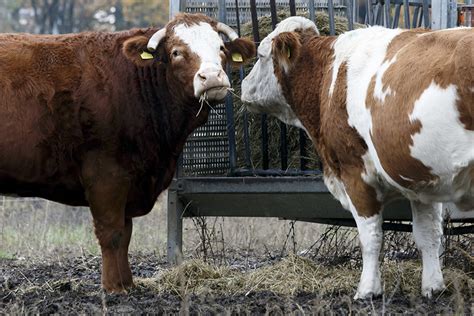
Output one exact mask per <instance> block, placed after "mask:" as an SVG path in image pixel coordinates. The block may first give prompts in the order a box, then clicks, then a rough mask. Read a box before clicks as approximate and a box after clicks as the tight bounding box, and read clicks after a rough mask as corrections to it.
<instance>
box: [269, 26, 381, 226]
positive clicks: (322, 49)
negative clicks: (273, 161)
mask: <svg viewBox="0 0 474 316" xmlns="http://www.w3.org/2000/svg"><path fill="white" fill-rule="evenodd" d="M281 34H284V36H283V37H280V35H279V36H277V37H276V38H275V39H274V46H273V47H274V51H273V54H274V56H275V57H274V65H275V74H276V75H277V77H278V81H279V82H280V84H281V85H282V88H283V92H284V95H285V98H286V99H287V100H288V102H289V104H290V105H291V106H292V108H293V110H294V111H295V114H296V115H297V116H298V118H299V119H300V120H301V122H302V123H303V125H304V126H305V127H306V129H307V130H308V132H309V134H310V135H311V138H312V140H313V143H314V145H315V147H316V149H317V151H318V153H319V155H320V157H321V160H322V162H323V166H324V172H325V174H326V175H327V176H335V177H337V178H338V179H340V180H341V181H342V182H343V183H344V184H345V186H346V189H347V193H348V194H349V196H350V197H351V200H352V203H353V204H354V206H355V207H356V209H357V212H358V213H359V215H361V216H365V217H370V216H372V215H374V214H377V213H379V212H380V210H381V203H380V202H379V201H378V200H377V197H376V192H375V189H374V188H373V187H372V186H370V185H368V184H367V183H365V182H364V181H363V179H362V177H361V174H362V173H363V171H364V165H363V161H362V155H364V154H365V152H366V151H367V145H366V144H365V142H364V141H363V139H362V138H361V137H360V135H359V134H358V133H357V131H356V130H355V129H354V128H352V127H350V126H349V124H348V123H347V120H348V114H347V109H346V96H347V92H346V89H347V83H346V72H347V67H346V65H345V64H343V65H341V68H340V69H339V74H338V78H337V80H336V86H335V89H334V93H333V95H332V97H330V96H329V86H330V83H331V77H332V62H333V57H332V56H333V53H334V52H333V50H332V44H333V43H334V41H335V40H336V38H335V37H314V36H311V35H309V36H302V43H301V44H300V45H296V46H295V45H294V43H293V41H294V39H295V38H300V36H299V35H298V33H296V34H295V36H296V37H295V36H288V35H287V33H281ZM287 39H289V41H288V42H287V41H286V40H287ZM280 42H283V43H280ZM292 43H293V44H292ZM290 45H291V47H298V50H297V55H296V56H298V58H295V59H294V60H293V63H292V66H291V71H290V73H289V75H286V74H285V73H284V72H283V71H282V69H281V67H280V64H281V59H286V58H287V55H286V54H285V49H278V48H281V47H287V46H290ZM300 51H301V52H302V51H304V54H303V53H299V52H300ZM306 56H311V58H307V57H306ZM283 62H287V61H286V60H284V61H283ZM308 83H311V85H312V86H314V87H315V88H314V89H308V86H307V84H308ZM318 87H319V88H318Z"/></svg>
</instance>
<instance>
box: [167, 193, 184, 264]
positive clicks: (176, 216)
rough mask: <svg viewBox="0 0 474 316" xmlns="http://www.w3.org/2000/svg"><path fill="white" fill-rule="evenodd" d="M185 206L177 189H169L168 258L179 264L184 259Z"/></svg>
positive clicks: (171, 261)
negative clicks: (179, 197)
mask: <svg viewBox="0 0 474 316" xmlns="http://www.w3.org/2000/svg"><path fill="white" fill-rule="evenodd" d="M182 212H183V207H182V204H181V203H180V201H179V199H178V192H177V191H176V190H168V210H167V226H168V233H167V235H168V236H167V237H168V238H167V239H168V242H167V260H168V263H170V264H173V265H177V264H180V263H181V262H182V261H183V218H182V216H181V215H182Z"/></svg>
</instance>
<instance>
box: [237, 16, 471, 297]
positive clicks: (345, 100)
mask: <svg viewBox="0 0 474 316" xmlns="http://www.w3.org/2000/svg"><path fill="white" fill-rule="evenodd" d="M318 35H319V32H318V30H317V28H316V25H315V24H314V23H313V22H311V21H310V20H308V19H305V18H302V17H292V18H288V19H286V20H284V21H282V22H281V23H280V24H279V25H278V27H277V28H276V29H275V30H274V31H273V32H272V33H271V34H270V35H269V36H268V37H266V38H265V39H264V40H263V41H262V42H261V44H260V47H259V49H258V53H259V57H260V58H259V61H258V62H257V63H256V65H255V67H254V68H253V69H252V72H251V73H250V74H249V75H248V77H247V78H245V80H244V82H243V83H242V100H244V101H246V102H248V104H249V108H250V109H251V110H254V111H260V112H261V111H264V112H268V113H271V114H274V115H275V116H277V117H278V118H280V119H281V120H283V121H285V122H288V123H291V124H294V125H297V126H300V127H303V128H304V129H305V130H306V132H307V133H308V135H309V136H310V137H311V139H312V141H313V143H314V145H315V148H317V150H318V153H319V155H320V157H321V160H322V161H323V165H324V180H325V183H326V185H327V187H328V189H329V191H330V192H331V193H332V194H333V195H334V196H335V197H336V198H337V199H338V200H339V202H341V204H342V206H343V207H344V208H346V209H347V210H350V211H351V213H352V214H353V216H354V219H355V221H356V223H357V228H358V230H359V237H360V242H361V246H362V257H363V269H362V276H361V280H360V283H359V288H358V290H357V294H356V296H355V297H356V298H367V297H371V296H372V295H375V296H377V295H379V294H381V292H382V284H381V279H380V271H379V264H378V257H379V252H380V248H381V245H382V210H383V205H384V204H386V203H389V202H390V201H391V200H393V199H394V198H400V197H405V198H408V199H409V200H410V202H411V206H412V211H413V235H414V239H415V242H416V244H417V246H418V248H419V249H420V252H421V254H422V259H423V275H422V293H423V295H425V296H428V297H430V296H432V294H433V292H437V291H440V290H442V289H443V288H444V282H443V275H442V273H441V267H440V262H439V246H440V242H441V239H440V236H441V234H442V228H441V227H442V226H441V223H442V203H443V202H454V203H455V204H456V205H457V206H458V208H459V209H460V210H463V211H469V210H472V209H474V123H473V122H474V80H473V79H474V77H473V75H474V53H473V52H474V50H473V48H474V30H473V29H471V28H459V29H452V30H442V31H434V32H432V31H427V30H401V29H395V30H391V29H386V28H382V27H370V28H366V29H360V30H355V31H351V32H347V33H345V34H343V35H340V36H339V37H321V36H318Z"/></svg>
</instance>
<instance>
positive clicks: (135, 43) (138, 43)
mask: <svg viewBox="0 0 474 316" xmlns="http://www.w3.org/2000/svg"><path fill="white" fill-rule="evenodd" d="M147 44H148V38H147V37H145V36H135V37H132V38H129V39H128V40H126V41H125V42H124V43H123V48H122V51H123V54H124V55H125V57H127V58H128V59H129V60H131V61H132V62H133V63H134V64H135V65H137V66H139V67H146V66H150V65H151V64H153V62H154V61H155V60H156V59H157V57H156V55H155V53H150V52H149V51H148V49H147Z"/></svg>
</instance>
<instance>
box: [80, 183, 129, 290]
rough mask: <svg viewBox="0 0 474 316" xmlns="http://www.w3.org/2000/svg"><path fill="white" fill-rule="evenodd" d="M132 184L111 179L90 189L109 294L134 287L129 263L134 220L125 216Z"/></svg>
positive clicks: (103, 283)
mask: <svg viewBox="0 0 474 316" xmlns="http://www.w3.org/2000/svg"><path fill="white" fill-rule="evenodd" d="M127 192H128V184H127V183H126V182H123V181H120V180H118V179H110V178H108V179H107V180H106V181H98V182H97V183H95V184H94V185H93V186H91V187H90V188H89V189H88V190H87V195H88V200H89V204H90V208H91V212H92V216H93V218H94V228H95V234H96V236H97V239H98V241H99V245H100V248H101V251H102V286H103V288H104V289H105V290H106V291H107V292H115V293H119V292H124V291H125V289H127V288H129V287H131V286H133V280H132V272H131V270H130V265H129V263H128V245H129V243H130V237H131V235H132V219H131V218H126V217H125V204H126V200H127Z"/></svg>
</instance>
